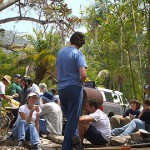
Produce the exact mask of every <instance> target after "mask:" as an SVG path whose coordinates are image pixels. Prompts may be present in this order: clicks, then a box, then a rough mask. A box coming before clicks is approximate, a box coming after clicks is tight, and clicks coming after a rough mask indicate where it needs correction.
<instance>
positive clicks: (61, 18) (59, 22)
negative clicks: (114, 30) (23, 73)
mask: <svg viewBox="0 0 150 150" xmlns="http://www.w3.org/2000/svg"><path fill="white" fill-rule="evenodd" d="M9 8H11V11H13V12H15V14H16V16H13V17H10V18H4V19H0V24H5V23H8V22H16V21H17V22H18V21H22V20H24V21H30V22H36V23H38V24H40V25H42V26H43V27H44V29H47V28H48V26H49V25H54V26H55V27H56V29H57V32H58V31H59V32H60V34H61V37H62V43H63V41H64V39H65V37H66V36H68V34H70V33H71V32H72V31H73V30H74V27H75V26H76V25H77V24H80V23H81V20H80V19H79V18H77V17H73V16H71V13H72V10H71V9H69V8H68V5H67V4H65V3H64V0H11V1H10V0H7V1H6V2H2V3H0V11H1V12H2V11H4V10H5V9H9ZM32 14H34V15H32ZM0 46H1V47H9V49H10V50H14V49H12V47H11V46H9V45H3V44H1V45H0ZM23 47H24V45H23Z"/></svg>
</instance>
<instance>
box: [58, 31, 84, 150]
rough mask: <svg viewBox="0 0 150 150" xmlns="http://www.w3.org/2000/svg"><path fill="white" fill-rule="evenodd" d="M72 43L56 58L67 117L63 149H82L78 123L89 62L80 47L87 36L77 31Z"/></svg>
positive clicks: (59, 90)
mask: <svg viewBox="0 0 150 150" xmlns="http://www.w3.org/2000/svg"><path fill="white" fill-rule="evenodd" d="M70 43H71V45H70V46H67V47H64V48H62V49H61V50H60V51H59V52H58V55H57V60H56V75H57V81H58V92H59V97H60V101H61V106H62V110H63V112H64V114H65V117H66V119H67V123H66V127H65V132H64V142H63V144H62V150H72V146H74V147H75V148H76V149H78V150H82V149H83V148H82V146H81V145H80V142H79V140H78V139H79V138H78V131H77V125H78V120H79V116H80V114H81V108H82V98H83V86H82V84H83V82H84V81H85V79H86V70H85V69H86V67H87V63H86V60H85V58H84V55H83V54H82V52H81V51H80V50H79V49H80V48H81V47H82V45H83V44H84V43H85V37H84V35H83V34H82V33H81V32H75V33H74V34H73V35H72V36H71V38H70Z"/></svg>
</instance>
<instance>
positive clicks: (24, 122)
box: [19, 120, 27, 124]
mask: <svg viewBox="0 0 150 150" xmlns="http://www.w3.org/2000/svg"><path fill="white" fill-rule="evenodd" d="M19 124H27V122H26V120H20V122H19Z"/></svg>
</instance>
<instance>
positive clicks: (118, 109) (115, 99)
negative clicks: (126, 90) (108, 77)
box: [84, 81, 129, 115]
mask: <svg viewBox="0 0 150 150" xmlns="http://www.w3.org/2000/svg"><path fill="white" fill-rule="evenodd" d="M84 90H85V92H86V94H87V98H89V99H90V98H92V99H97V100H98V102H99V104H101V105H102V106H103V107H102V109H103V111H104V112H105V113H106V114H109V113H110V112H113V113H114V114H117V115H123V113H124V111H125V110H126V109H128V108H129V103H128V102H127V100H123V93H121V92H119V91H113V90H110V89H105V88H100V87H95V83H94V82H93V81H88V82H86V84H85V86H84Z"/></svg>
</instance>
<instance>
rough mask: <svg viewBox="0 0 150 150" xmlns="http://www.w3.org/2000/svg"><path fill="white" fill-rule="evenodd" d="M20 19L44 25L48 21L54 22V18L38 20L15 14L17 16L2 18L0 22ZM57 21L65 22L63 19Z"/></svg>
mask: <svg viewBox="0 0 150 150" xmlns="http://www.w3.org/2000/svg"><path fill="white" fill-rule="evenodd" d="M21 20H25V21H33V22H36V23H39V24H41V25H45V24H48V23H56V21H55V20H51V21H50V20H39V19H35V18H31V17H20V16H17V17H11V18H6V19H2V20H0V24H3V23H7V22H12V21H21ZM59 23H64V24H65V22H64V21H63V20H59Z"/></svg>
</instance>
